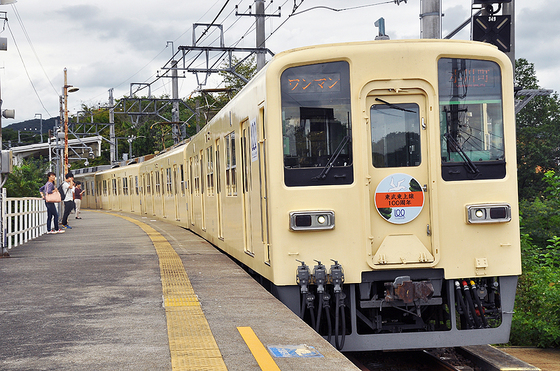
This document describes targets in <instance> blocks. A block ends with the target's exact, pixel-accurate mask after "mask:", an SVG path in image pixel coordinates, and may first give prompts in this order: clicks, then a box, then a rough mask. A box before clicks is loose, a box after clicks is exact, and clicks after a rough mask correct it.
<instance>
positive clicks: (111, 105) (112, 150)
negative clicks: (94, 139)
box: [109, 88, 118, 165]
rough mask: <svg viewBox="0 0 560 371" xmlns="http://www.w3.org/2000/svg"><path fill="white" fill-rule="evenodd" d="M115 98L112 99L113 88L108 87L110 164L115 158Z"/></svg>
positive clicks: (116, 156)
mask: <svg viewBox="0 0 560 371" xmlns="http://www.w3.org/2000/svg"><path fill="white" fill-rule="evenodd" d="M115 140H116V139H115V100H114V99H113V88H111V89H109V147H110V159H111V165H112V164H113V163H114V162H115V161H116V160H117V158H118V154H117V153H115V148H116V146H115Z"/></svg>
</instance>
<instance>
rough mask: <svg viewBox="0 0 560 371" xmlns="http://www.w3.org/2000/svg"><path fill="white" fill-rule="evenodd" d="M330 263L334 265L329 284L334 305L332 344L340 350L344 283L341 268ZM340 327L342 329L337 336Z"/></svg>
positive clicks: (342, 331)
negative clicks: (333, 297) (332, 293)
mask: <svg viewBox="0 0 560 371" xmlns="http://www.w3.org/2000/svg"><path fill="white" fill-rule="evenodd" d="M331 260H332V259H331ZM332 261H333V262H334V264H333V265H331V282H332V285H333V288H334V296H335V305H336V307H335V316H334V343H335V346H336V349H338V350H341V349H342V348H343V347H344V341H345V340H346V315H345V310H344V308H345V304H344V300H345V299H346V295H345V294H344V292H342V284H343V283H344V272H343V271H342V266H341V265H340V264H338V261H336V260H332ZM340 327H342V328H341V332H340V335H339V329H340ZM339 336H340V341H339Z"/></svg>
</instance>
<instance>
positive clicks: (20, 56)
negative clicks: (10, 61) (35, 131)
mask: <svg viewBox="0 0 560 371" xmlns="http://www.w3.org/2000/svg"><path fill="white" fill-rule="evenodd" d="M8 31H10V35H12V39H13V40H14V45H15V46H16V50H17V52H18V55H19V58H20V59H21V63H22V65H23V69H24V70H25V74H26V75H27V78H28V79H29V82H30V83H31V87H32V88H33V91H34V92H35V95H36V96H37V99H39V102H40V103H41V106H42V107H43V109H44V110H45V112H46V113H47V114H48V115H49V116H50V117H52V115H51V114H50V112H49V110H48V109H47V107H45V104H44V103H43V100H41V96H40V95H39V92H38V91H37V88H36V87H35V84H34V83H33V80H32V79H31V76H30V75H29V71H28V70H27V66H26V64H25V61H24V60H23V56H22V55H21V51H20V49H19V46H18V44H17V41H16V38H15V36H14V33H13V32H12V28H11V27H10V24H9V23H8Z"/></svg>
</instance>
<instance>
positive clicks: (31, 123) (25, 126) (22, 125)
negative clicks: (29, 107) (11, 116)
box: [2, 117, 58, 133]
mask: <svg viewBox="0 0 560 371" xmlns="http://www.w3.org/2000/svg"><path fill="white" fill-rule="evenodd" d="M57 119H58V117H51V118H50V119H43V133H48V132H49V130H52V128H53V127H54V125H55V124H56V120H57ZM40 128H41V120H39V119H33V120H27V121H22V122H18V123H15V124H11V125H8V126H4V127H3V128H2V129H12V130H15V131H18V130H22V131H35V132H39V131H40V130H41V129H40Z"/></svg>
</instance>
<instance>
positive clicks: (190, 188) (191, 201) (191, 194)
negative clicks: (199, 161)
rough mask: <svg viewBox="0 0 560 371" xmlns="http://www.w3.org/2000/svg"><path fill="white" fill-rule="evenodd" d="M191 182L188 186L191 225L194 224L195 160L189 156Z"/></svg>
mask: <svg viewBox="0 0 560 371" xmlns="http://www.w3.org/2000/svg"><path fill="white" fill-rule="evenodd" d="M188 179H189V184H188V187H187V192H188V193H189V205H188V209H189V219H190V221H191V225H194V189H193V188H194V161H193V158H192V157H190V158H189V177H188Z"/></svg>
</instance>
